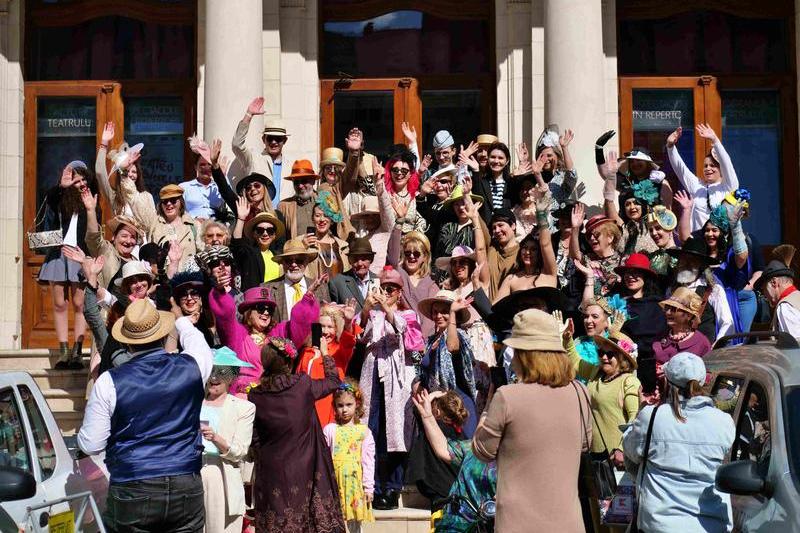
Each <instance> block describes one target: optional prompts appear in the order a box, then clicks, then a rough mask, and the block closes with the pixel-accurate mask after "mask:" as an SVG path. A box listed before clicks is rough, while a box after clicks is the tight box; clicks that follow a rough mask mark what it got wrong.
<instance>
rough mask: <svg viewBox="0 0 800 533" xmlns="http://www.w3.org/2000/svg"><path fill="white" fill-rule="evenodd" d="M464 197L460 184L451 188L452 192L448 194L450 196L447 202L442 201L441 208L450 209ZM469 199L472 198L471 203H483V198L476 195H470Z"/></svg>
mask: <svg viewBox="0 0 800 533" xmlns="http://www.w3.org/2000/svg"><path fill="white" fill-rule="evenodd" d="M463 197H464V186H463V185H461V184H460V183H459V184H458V185H456V186H455V187H453V192H451V193H450V196H449V197H448V198H447V200H445V201H444V204H442V207H450V206H451V205H453V204H454V203H455V202H457V201H459V200H461V199H462V198H463ZM469 197H470V198H472V201H473V202H483V196H478V195H477V194H472V193H470V195H469Z"/></svg>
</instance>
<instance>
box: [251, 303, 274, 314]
mask: <svg viewBox="0 0 800 533" xmlns="http://www.w3.org/2000/svg"><path fill="white" fill-rule="evenodd" d="M253 310H254V311H255V312H256V313H258V314H259V315H271V314H272V306H270V305H267V304H256V305H254V306H253Z"/></svg>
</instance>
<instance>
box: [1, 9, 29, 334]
mask: <svg viewBox="0 0 800 533" xmlns="http://www.w3.org/2000/svg"><path fill="white" fill-rule="evenodd" d="M0 7H3V8H4V9H7V10H8V12H7V13H3V14H0V226H2V231H0V269H1V270H2V272H3V279H2V281H0V291H2V293H3V306H2V309H0V349H13V348H19V347H20V342H21V339H20V333H21V326H20V317H21V309H22V259H21V258H22V234H23V228H22V195H23V186H24V183H23V165H22V161H23V144H22V139H23V131H24V126H23V120H22V115H23V97H24V80H23V78H22V67H21V63H22V62H21V59H22V38H21V35H22V28H23V23H22V21H23V18H22V14H23V7H22V5H21V2H10V3H8V2H2V1H0Z"/></svg>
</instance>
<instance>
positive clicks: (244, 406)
mask: <svg viewBox="0 0 800 533" xmlns="http://www.w3.org/2000/svg"><path fill="white" fill-rule="evenodd" d="M243 366H252V365H250V363H246V362H244V361H242V360H240V359H238V358H237V357H236V354H235V353H234V352H233V350H231V349H230V348H227V347H222V348H219V349H216V350H214V367H213V369H212V370H211V377H209V378H208V383H207V384H206V399H205V401H204V402H203V407H202V408H201V410H200V430H201V432H202V434H203V447H204V450H203V468H202V470H200V475H201V476H202V478H203V490H204V492H205V507H206V527H205V531H206V533H240V532H241V531H242V516H243V515H244V512H245V499H244V485H243V483H242V474H241V470H240V467H241V466H242V463H243V461H244V458H245V457H246V456H247V451H248V449H249V448H250V441H251V440H252V437H253V419H254V418H255V414H256V407H255V405H253V404H252V403H250V402H248V401H247V400H243V399H241V398H237V397H236V396H233V395H231V394H228V387H229V386H230V384H231V382H232V381H233V380H234V379H235V378H236V376H237V375H238V373H239V372H238V371H239V368H240V367H243Z"/></svg>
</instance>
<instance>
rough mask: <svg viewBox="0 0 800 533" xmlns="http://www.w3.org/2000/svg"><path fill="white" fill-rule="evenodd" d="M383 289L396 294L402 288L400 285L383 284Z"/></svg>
mask: <svg viewBox="0 0 800 533" xmlns="http://www.w3.org/2000/svg"><path fill="white" fill-rule="evenodd" d="M381 290H383V292H385V293H386V294H394V293H395V292H397V291H399V290H400V287H398V286H397V285H381Z"/></svg>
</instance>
